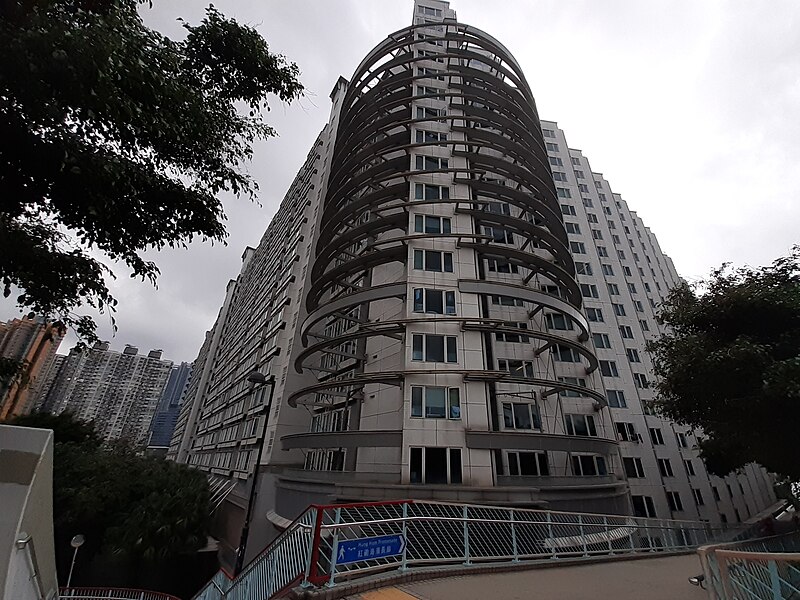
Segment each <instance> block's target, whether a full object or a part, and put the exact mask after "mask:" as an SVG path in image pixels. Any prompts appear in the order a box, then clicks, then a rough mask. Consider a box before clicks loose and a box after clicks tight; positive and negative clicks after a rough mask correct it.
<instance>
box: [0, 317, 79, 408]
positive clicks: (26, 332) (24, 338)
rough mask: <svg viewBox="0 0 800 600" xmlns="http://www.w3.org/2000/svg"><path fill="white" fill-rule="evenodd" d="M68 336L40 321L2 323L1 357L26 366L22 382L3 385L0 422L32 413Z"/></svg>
mask: <svg viewBox="0 0 800 600" xmlns="http://www.w3.org/2000/svg"><path fill="white" fill-rule="evenodd" d="M65 333H66V332H65V330H64V328H63V327H62V326H60V325H53V324H52V323H47V322H45V321H44V320H43V319H40V318H34V319H28V318H24V319H13V320H11V321H8V322H6V323H0V357H2V358H8V359H11V360H13V361H18V362H20V363H23V365H24V371H23V376H22V377H21V378H17V379H14V380H12V381H8V382H5V383H3V382H0V421H3V420H5V419H8V418H11V417H14V416H17V415H22V414H26V413H28V412H30V410H31V408H32V405H33V403H34V398H36V397H37V395H38V394H39V390H40V389H41V386H42V383H43V378H44V377H45V376H46V373H47V372H48V371H49V370H50V365H51V364H52V362H53V361H54V360H55V357H56V350H58V346H59V344H60V343H61V340H62V339H63V337H64V334H65Z"/></svg>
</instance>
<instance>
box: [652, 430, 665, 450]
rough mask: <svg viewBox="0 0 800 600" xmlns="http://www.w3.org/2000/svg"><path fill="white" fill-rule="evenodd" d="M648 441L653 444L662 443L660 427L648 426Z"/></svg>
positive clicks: (658, 444)
mask: <svg viewBox="0 0 800 600" xmlns="http://www.w3.org/2000/svg"><path fill="white" fill-rule="evenodd" d="M650 441H651V442H653V445H654V446H663V445H664V436H663V435H661V429H659V428H658V427H651V428H650Z"/></svg>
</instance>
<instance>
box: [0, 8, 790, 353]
mask: <svg viewBox="0 0 800 600" xmlns="http://www.w3.org/2000/svg"><path fill="white" fill-rule="evenodd" d="M154 4H155V6H154V7H153V8H152V9H149V8H144V9H143V14H144V18H145V21H146V23H147V24H149V25H150V26H152V27H155V28H156V29H158V30H160V31H162V32H163V33H165V34H166V35H169V36H170V37H180V36H182V35H183V33H182V29H181V27H180V24H179V23H178V21H177V18H178V17H182V18H184V19H185V20H187V21H189V22H190V23H197V22H199V20H200V19H201V18H202V14H203V7H204V3H203V2H200V1H198V0H169V1H166V0H161V1H159V0H156V2H154ZM214 5H215V6H216V7H217V8H219V9H220V10H221V11H222V12H223V13H224V14H225V15H227V16H232V17H235V18H236V19H237V20H238V21H240V22H242V23H247V24H249V25H252V26H254V27H255V28H256V29H258V31H259V32H260V33H261V34H262V35H263V36H264V37H265V38H266V40H267V41H268V42H269V44H270V48H271V50H272V51H274V52H278V53H281V54H284V55H286V56H287V57H288V58H289V59H291V60H292V61H294V62H296V63H297V64H298V65H299V67H300V69H301V72H302V75H301V80H302V82H303V84H304V85H305V86H306V89H307V95H306V97H305V98H303V99H301V100H300V101H298V102H296V103H295V104H292V105H291V106H290V107H285V106H282V105H280V104H279V103H277V102H276V103H275V104H274V105H273V107H272V111H271V112H270V113H269V114H268V122H269V123H270V124H271V125H273V126H274V127H275V128H276V129H277V131H278V133H279V136H280V137H278V138H272V139H270V140H268V141H266V142H264V143H260V144H259V145H258V148H257V152H256V155H255V158H254V160H253V163H252V165H250V171H251V172H252V174H253V175H254V176H255V178H256V179H257V180H258V182H259V185H260V187H261V196H260V203H261V206H260V207H259V206H256V205H254V204H250V203H249V202H247V201H245V200H236V199H233V198H228V199H225V208H226V212H227V214H228V217H229V221H228V230H229V232H230V237H229V240H228V245H227V246H222V245H215V246H211V245H208V244H200V243H196V244H193V245H191V247H190V248H189V249H188V250H176V251H164V252H160V253H152V255H151V256H150V257H151V258H152V259H154V260H156V262H157V263H158V265H159V266H160V267H161V276H160V278H159V285H158V289H157V290H156V289H153V288H152V287H151V286H150V285H149V284H148V283H142V282H140V281H136V280H131V279H129V278H128V277H127V276H126V275H125V274H124V272H122V271H120V273H121V274H120V276H119V278H118V279H117V281H116V282H114V283H113V285H112V288H113V291H114V293H115V294H116V296H117V298H118V300H119V307H118V313H117V316H116V318H117V324H118V327H119V331H118V333H117V335H116V337H115V338H114V339H112V340H111V342H112V348H117V349H118V348H121V347H122V346H123V345H124V344H126V343H130V344H134V345H137V346H139V348H140V350H148V349H150V348H162V349H163V350H164V356H165V358H169V359H172V360H175V361H181V360H186V361H191V360H193V359H194V358H195V356H196V354H197V351H198V349H199V347H200V344H201V343H202V340H203V335H204V332H205V331H206V330H207V329H209V328H210V327H211V325H212V324H213V322H214V319H215V317H216V314H217V311H218V310H219V307H220V305H221V303H222V300H223V297H224V292H225V285H226V283H227V281H228V280H229V279H231V278H233V277H236V275H237V274H238V273H239V270H240V265H241V254H242V251H243V249H244V248H245V247H246V246H248V245H252V246H255V245H256V244H257V243H258V241H259V239H260V237H261V235H262V233H263V232H264V229H265V228H266V226H267V224H268V223H269V220H270V218H271V217H272V215H273V214H274V212H275V210H276V208H277V206H278V204H279V203H280V201H281V198H282V197H283V194H284V192H285V191H286V189H287V188H288V186H289V184H290V182H291V181H292V179H293V178H294V176H295V174H296V172H297V170H298V168H299V167H300V166H301V164H302V163H303V161H304V159H305V156H306V154H307V153H308V150H309V148H310V146H311V144H312V142H313V141H314V138H315V137H316V135H317V133H318V132H319V130H320V129H321V128H322V126H323V125H324V124H325V122H326V121H327V119H328V115H329V110H330V101H329V98H328V95H329V93H330V91H331V89H332V88H333V85H334V83H335V82H336V79H337V78H338V77H339V75H343V76H344V77H347V78H349V77H350V75H351V73H352V72H353V70H354V69H355V67H356V66H357V65H358V63H359V62H360V61H361V59H362V58H363V57H364V55H365V54H366V53H367V52H368V51H369V50H370V49H371V48H372V47H373V46H375V45H376V44H377V43H378V42H380V41H381V40H382V39H383V38H385V37H386V36H387V35H388V34H389V33H390V32H392V31H395V30H397V29H400V28H402V27H405V26H407V25H409V24H410V23H411V17H412V6H413V4H412V2H411V1H410V0H391V1H390V0H358V1H354V0H353V1H345V0H316V1H311V0H270V1H269V2H264V1H259V0H247V1H245V0H215V1H214ZM144 6H145V7H146V6H147V5H144ZM451 7H452V8H454V9H455V10H456V11H457V13H458V18H459V21H462V22H464V23H469V24H471V25H475V26H476V27H479V28H480V29H483V30H484V31H486V32H487V33H489V34H491V35H493V36H494V37H496V38H497V39H499V40H500V41H501V42H502V43H503V44H504V45H505V46H506V47H507V48H508V49H509V50H510V51H511V52H512V54H514V56H515V57H516V58H517V60H518V61H519V62H520V64H521V65H522V67H523V69H524V71H525V74H526V77H527V79H528V82H529V84H530V86H531V88H532V89H533V94H534V97H535V98H536V102H537V106H538V109H539V115H540V117H541V118H543V119H546V120H553V121H557V122H558V124H559V126H560V127H561V128H563V129H564V130H565V132H566V135H567V140H568V141H569V143H570V146H571V147H573V148H579V149H581V150H582V151H583V152H584V155H585V156H587V157H588V159H589V161H590V163H591V166H592V169H593V170H594V171H596V172H601V173H603V174H604V176H605V177H606V179H607V180H608V181H609V182H610V184H611V187H612V189H613V190H614V191H615V192H617V193H619V194H621V195H622V197H623V198H624V199H625V200H627V201H628V203H629V205H630V207H631V208H632V209H634V210H636V211H637V212H638V213H639V215H640V216H641V217H642V219H643V220H644V222H645V224H647V225H648V226H649V227H650V228H651V229H652V230H653V232H654V233H655V234H656V235H657V237H658V239H659V242H660V244H661V247H662V249H663V250H664V251H665V252H666V253H667V254H669V255H670V256H671V257H672V258H673V260H674V261H675V265H676V267H677V269H678V272H679V273H681V274H682V275H683V276H684V277H686V278H687V279H689V280H693V279H696V278H699V277H703V276H705V275H706V274H708V272H709V271H710V270H711V268H713V267H715V266H718V265H719V264H720V263H722V262H724V261H733V262H734V263H736V264H744V263H747V264H750V265H760V264H766V263H769V262H771V260H772V259H773V258H775V257H777V256H779V255H782V254H786V253H787V252H788V250H789V248H790V247H791V246H792V244H794V243H796V242H798V239H799V238H800V236H798V228H799V227H800V203H799V202H798V199H799V198H800V194H798V192H799V191H800V177H798V174H800V172H798V165H800V3H798V2H797V1H796V0H787V1H775V0H772V1H770V2H746V1H744V0H740V1H729V2H712V1H697V0H686V1H676V0H662V1H654V0H648V1H647V2H642V1H641V0H609V1H599V0H583V1H580V0H537V1H530V0H528V1H519V2H510V1H508V2H505V1H504V2H491V3H487V2H485V1H479V0H455V1H454V2H451ZM6 312H8V313H9V314H8V315H7V316H9V317H10V316H13V315H12V314H10V312H11V311H10V310H7V311H6ZM100 330H101V335H102V337H110V327H109V324H108V320H107V319H103V318H102V317H101V319H100ZM73 341H74V340H72V339H71V338H69V339H67V340H66V341H65V343H64V344H62V347H61V350H60V351H61V352H62V353H63V352H66V351H67V350H68V349H69V347H70V346H71V345H72V343H73Z"/></svg>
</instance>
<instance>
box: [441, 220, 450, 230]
mask: <svg viewBox="0 0 800 600" xmlns="http://www.w3.org/2000/svg"><path fill="white" fill-rule="evenodd" d="M442 233H451V232H450V219H446V218H442Z"/></svg>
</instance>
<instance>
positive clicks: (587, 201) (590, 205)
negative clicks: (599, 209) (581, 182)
mask: <svg viewBox="0 0 800 600" xmlns="http://www.w3.org/2000/svg"><path fill="white" fill-rule="evenodd" d="M583 205H584V206H585V207H586V208H594V203H593V202H592V199H591V198H583ZM592 223H597V221H592Z"/></svg>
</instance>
